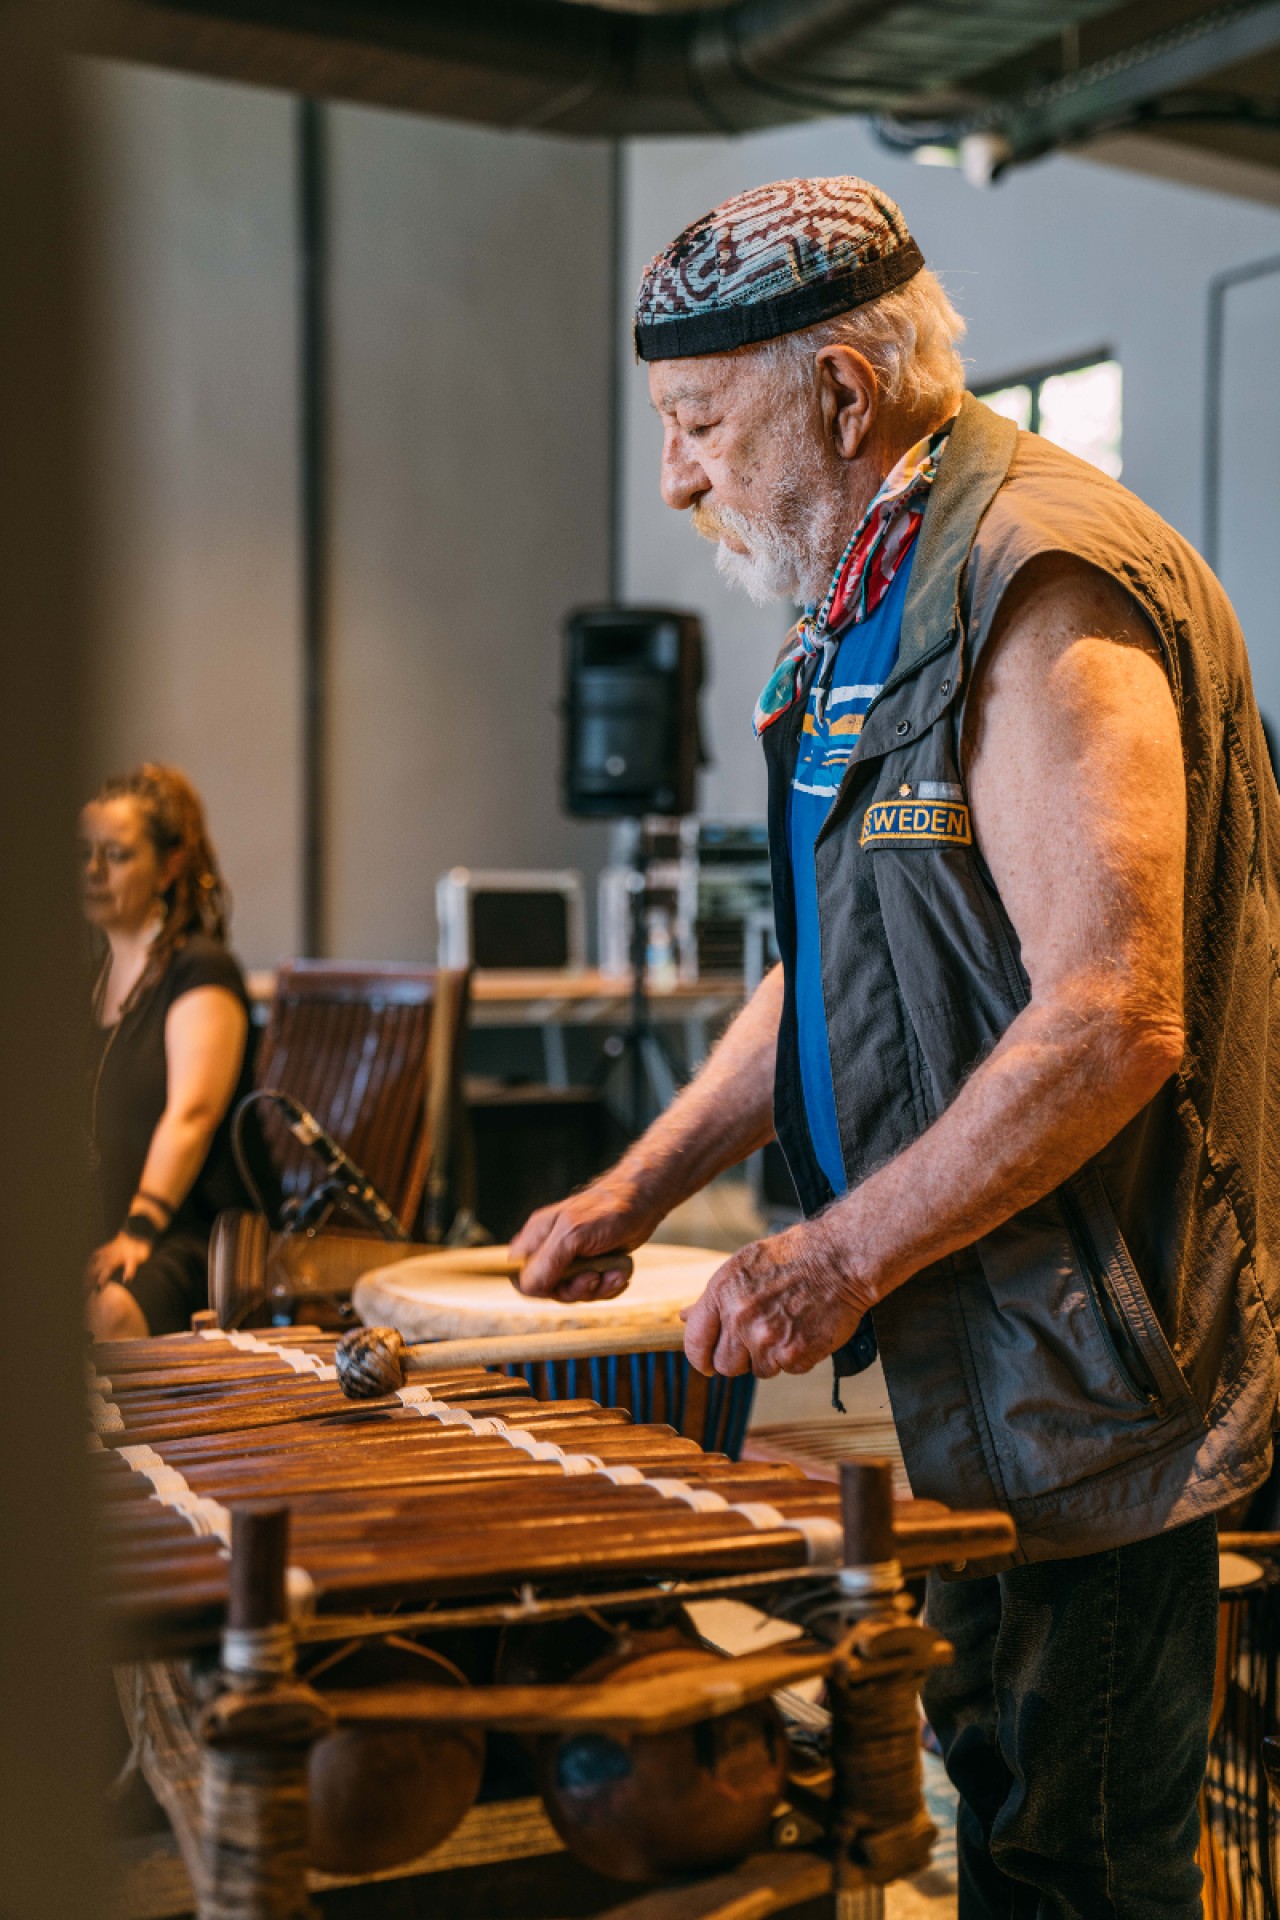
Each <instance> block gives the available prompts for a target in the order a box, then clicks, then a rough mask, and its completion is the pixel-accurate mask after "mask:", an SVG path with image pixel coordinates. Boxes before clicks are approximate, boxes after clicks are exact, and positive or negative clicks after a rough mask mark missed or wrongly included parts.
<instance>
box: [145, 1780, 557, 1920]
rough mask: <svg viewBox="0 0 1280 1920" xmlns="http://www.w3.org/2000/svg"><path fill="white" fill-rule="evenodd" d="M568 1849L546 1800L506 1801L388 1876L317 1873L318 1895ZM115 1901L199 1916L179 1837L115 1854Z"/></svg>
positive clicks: (168, 1915)
mask: <svg viewBox="0 0 1280 1920" xmlns="http://www.w3.org/2000/svg"><path fill="white" fill-rule="evenodd" d="M563 1851H564V1845H563V1842H562V1841H561V1839H560V1836H559V1834H558V1833H557V1832H556V1830H555V1828H554V1827H553V1826H552V1825H551V1822H550V1821H549V1820H548V1819H547V1815H546V1811H545V1809H544V1807H543V1804H542V1802H541V1800H538V1799H531V1800H501V1801H493V1802H490V1803H488V1804H486V1805H484V1806H478V1807H472V1809H471V1811H470V1812H469V1813H468V1814H467V1816H466V1818H465V1819H464V1820H463V1821H462V1823H461V1825H460V1826H459V1827H457V1828H456V1829H455V1831H454V1832H453V1833H451V1834H449V1836H448V1837H447V1839H445V1840H442V1841H441V1843H440V1845H439V1846H438V1847H436V1848H434V1849H433V1851H432V1852H430V1853H423V1854H418V1855H416V1856H415V1857H414V1858H413V1859H412V1860H406V1861H404V1862H403V1863H402V1864H401V1865H400V1866H397V1867H387V1868H384V1869H383V1871H382V1872H380V1873H373V1874H363V1875H360V1876H358V1877H356V1876H352V1875H348V1874H335V1873H315V1872H312V1873H309V1874H308V1875H307V1883H308V1885H309V1887H310V1889H311V1891H312V1892H313V1893H324V1892H325V1891H327V1890H328V1889H329V1888H331V1887H356V1886H366V1885H368V1884H370V1883H371V1882H373V1881H375V1880H378V1881H382V1880H386V1881H390V1880H410V1879H413V1878H414V1877H415V1876H416V1875H419V1874H429V1873H454V1872H457V1871H458V1870H459V1869H467V1868H474V1867H489V1866H495V1865H502V1864H504V1863H506V1862H509V1861H517V1860H533V1859H537V1858H540V1857H541V1856H543V1855H546V1854H553V1853H561V1852H563ZM114 1855H115V1868H116V1871H115V1874H114V1876H113V1880H114V1886H115V1900H114V1902H113V1904H112V1906H111V1909H110V1912H109V1915H108V1916H107V1920H176V1916H178V1915H180V1914H188V1913H191V1912H192V1911H193V1910H194V1907H195V1894H194V1892H193V1891H192V1886H191V1876H190V1875H189V1873H188V1872H187V1869H186V1866H185V1865H184V1863H183V1858H182V1853H181V1851H180V1849H179V1847H178V1844H177V1841H176V1840H175V1839H174V1838H173V1836H172V1834H148V1835H146V1836H145V1838H143V1839H129V1840H125V1841H120V1842H118V1843H117V1845H116V1847H115V1849H114Z"/></svg>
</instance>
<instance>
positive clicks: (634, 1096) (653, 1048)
mask: <svg viewBox="0 0 1280 1920" xmlns="http://www.w3.org/2000/svg"><path fill="white" fill-rule="evenodd" d="M647 877H648V876H647V873H646V861H645V850H644V831H643V822H642V821H640V820H636V822H635V834H634V836H633V840H632V852H631V874H630V878H629V880H628V882H627V891H628V893H629V895H630V902H631V995H630V1006H629V1009H628V1015H627V1024H626V1026H625V1027H622V1028H621V1029H620V1030H618V1031H617V1032H614V1033H611V1034H610V1035H609V1038H608V1039H607V1040H606V1041H605V1044H604V1051H605V1058H604V1059H603V1060H602V1061H601V1063H600V1065H599V1067H598V1068H597V1070H596V1072H595V1074H594V1075H593V1076H592V1082H591V1084H592V1085H593V1086H595V1087H601V1086H603V1085H604V1084H605V1083H606V1082H607V1081H608V1080H610V1079H611V1078H612V1077H613V1074H614V1072H615V1070H616V1069H617V1068H618V1067H620V1066H623V1065H625V1067H626V1070H627V1126H628V1130H629V1131H630V1134H631V1137H632V1139H633V1140H637V1139H639V1137H640V1135H641V1134H642V1133H643V1132H644V1130H645V1128H646V1126H647V1125H648V1124H649V1119H650V1116H651V1110H652V1111H653V1112H657V1113H660V1112H661V1111H662V1109H663V1108H664V1107H667V1106H669V1105H670V1104H671V1102H672V1100H674V1098H675V1096H676V1094H677V1092H678V1091H679V1089H680V1084H681V1080H682V1078H683V1074H682V1071H681V1067H680V1063H679V1061H678V1060H677V1058H676V1055H675V1053H674V1052H673V1050H672V1049H671V1047H670V1046H669V1045H668V1042H667V1039H666V1036H665V1035H664V1034H663V1033H662V1031H661V1029H660V1028H659V1027H658V1026H656V1025H655V1023H654V1020H653V1017H652V1015H651V1014H650V1012H649V983H648V970H647V967H646V965H645V960H646V949H647V947H648V928H647V925H646V920H645V913H646V908H645V894H646V891H647V887H646V880H647Z"/></svg>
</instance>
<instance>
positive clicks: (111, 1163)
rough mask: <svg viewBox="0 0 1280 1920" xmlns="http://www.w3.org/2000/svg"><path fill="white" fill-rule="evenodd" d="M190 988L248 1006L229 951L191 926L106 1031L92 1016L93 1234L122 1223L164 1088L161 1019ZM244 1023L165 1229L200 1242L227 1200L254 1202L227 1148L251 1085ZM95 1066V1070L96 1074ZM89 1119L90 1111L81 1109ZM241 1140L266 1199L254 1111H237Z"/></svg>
mask: <svg viewBox="0 0 1280 1920" xmlns="http://www.w3.org/2000/svg"><path fill="white" fill-rule="evenodd" d="M197 987H221V988H223V989H224V991H226V992H227V993H230V994H232V995H234V997H235V998H236V999H237V1000H238V1001H239V1002H240V1004H241V1006H242V1007H243V1008H244V1009H245V1012H246V1014H248V1013H249V1012H250V1006H249V995H248V991H247V989H246V987H245V983H244V975H243V974H242V973H241V971H240V967H239V964H238V963H237V961H236V959H235V956H234V955H233V954H232V953H230V952H229V951H228V949H227V948H226V947H225V946H223V945H222V943H221V942H220V941H218V940H213V939H211V938H210V937H209V936H208V935H207V934H203V933H194V934H192V935H191V936H190V938H189V939H188V940H187V941H186V942H185V943H184V945H182V946H181V947H179V948H178V950H177V952H176V953H175V954H174V955H173V957H172V959H171V960H170V962H169V964H168V966H167V967H166V969H165V971H164V973H163V974H162V975H161V977H160V978H159V980H157V981H156V982H155V983H154V985H152V986H150V987H148V988H147V989H146V990H145V992H144V993H143V994H142V995H141V997H140V998H139V1000H138V1001H137V1002H136V1004H135V1005H134V1006H132V1007H130V1008H129V1010H128V1011H127V1012H126V1013H125V1014H124V1016H123V1017H122V1019H121V1020H120V1022H119V1025H118V1027H117V1028H116V1029H114V1038H112V1032H113V1030H112V1029H109V1028H103V1027H100V1026H98V1025H97V1023H96V1022H94V1023H93V1024H92V1026H91V1029H90V1036H89V1042H90V1074H91V1082H90V1084H91V1085H92V1079H93V1078H97V1081H98V1086H97V1099H96V1127H95V1129H94V1133H95V1139H94V1144H95V1146H96V1148H97V1156H96V1158H97V1159H98V1162H99V1165H98V1169H97V1184H98V1194H99V1199H100V1203H101V1212H102V1222H101V1228H102V1236H103V1238H104V1239H109V1238H110V1237H111V1235H112V1234H115V1233H118V1232H119V1230H120V1228H121V1227H122V1226H123V1225H124V1221H125V1216H126V1215H127V1213H128V1211H129V1203H130V1201H131V1200H132V1199H133V1197H134V1195H135V1193H136V1192H137V1190H138V1185H139V1182H140V1181H141V1179H142V1169H143V1166H144V1164H145V1162H146V1157H147V1151H148V1149H149V1147H150V1145H151V1136H152V1134H153V1133H154V1132H155V1129H156V1123H157V1121H158V1120H159V1118H160V1116H161V1114H162V1113H163V1112H164V1108H165V1101H166V1098H167V1093H168V1081H167V1061H166V1057H165V1039H164V1029H165V1020H166V1018H167V1016H168V1012H169V1009H170V1007H171V1006H172V1005H173V1003H174V1001H175V1000H179V999H181V997H182V995H183V994H184V993H191V992H193V991H194V990H195V989H196V988H197ZM254 1038H255V1036H254V1030H253V1026H252V1024H251V1025H250V1027H249V1032H248V1036H247V1038H246V1041H245V1049H244V1058H243V1059H242V1060H241V1062H240V1073H239V1076H238V1078H237V1081H236V1090H235V1093H234V1094H233V1096H232V1099H231V1103H230V1105H229V1106H228V1108H227V1111H226V1113H225V1114H224V1115H223V1116H222V1119H221V1121H220V1122H219V1124H218V1129H217V1132H216V1133H215V1134H214V1136H213V1140H212V1142H211V1143H210V1147H209V1152H208V1154H207V1155H206V1157H205V1162H204V1165H203V1166H202V1167H201V1169H200V1171H199V1173H198V1174H197V1175H196V1177H195V1180H194V1182H193V1183H192V1186H191V1190H190V1192H189V1193H188V1194H187V1196H186V1198H185V1199H184V1200H183V1202H182V1204H181V1206H180V1207H179V1208H178V1210H177V1212H176V1213H175V1215H174V1217H173V1220H172V1222H171V1224H170V1228H169V1231H171V1232H175V1233H184V1234H191V1235H194V1236H198V1237H199V1238H200V1239H202V1240H205V1241H207V1240H208V1238H209V1234H210V1232H211V1230H212V1227H213V1222H214V1218H215V1216H216V1215H217V1214H219V1213H221V1212H222V1211H223V1209H224V1208H227V1207H252V1206H254V1205H255V1204H256V1203H255V1201H254V1199H253V1197H252V1195H251V1194H250V1193H249V1192H248V1191H247V1189H246V1187H245V1184H244V1181H243V1180H242V1179H241V1177H240V1174H239V1172H238V1170H237V1168H236V1163H235V1156H234V1154H233V1152H232V1148H231V1116H232V1114H233V1113H234V1112H235V1109H236V1107H237V1105H238V1104H239V1102H240V1101H241V1100H242V1099H243V1098H244V1096H245V1094H247V1093H248V1092H250V1090H251V1089H252V1087H253V1056H254ZM99 1068H100V1069H101V1073H100V1076H99ZM91 1118H92V1116H91ZM242 1138H243V1145H244V1148H245V1153H246V1157H247V1159H248V1162H249V1167H250V1171H251V1173H252V1175H253V1177H254V1179H255V1181H257V1182H258V1183H259V1184H260V1185H262V1187H263V1192H264V1195H265V1197H266V1200H267V1204H268V1206H270V1205H271V1204H272V1194H273V1191H274V1181H273V1179H272V1176H271V1173H270V1163H269V1160H268V1157H267V1153H266V1147H265V1144H264V1142H263V1138H262V1132H261V1129H260V1127H259V1126H258V1123H257V1115H256V1113H255V1112H254V1110H253V1109H252V1108H250V1110H249V1112H248V1113H247V1114H246V1115H245V1122H244V1126H243V1135H242Z"/></svg>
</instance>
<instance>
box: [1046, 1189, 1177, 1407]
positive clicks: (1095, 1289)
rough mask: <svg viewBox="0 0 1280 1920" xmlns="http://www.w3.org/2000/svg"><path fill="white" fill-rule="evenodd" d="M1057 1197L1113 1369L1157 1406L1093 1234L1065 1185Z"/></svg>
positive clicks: (1140, 1396)
mask: <svg viewBox="0 0 1280 1920" xmlns="http://www.w3.org/2000/svg"><path fill="white" fill-rule="evenodd" d="M1058 1200H1059V1203H1060V1205H1061V1207H1062V1214H1063V1218H1064V1220H1065V1221H1066V1224H1067V1233H1068V1236H1069V1237H1070V1240H1071V1244H1072V1246H1073V1247H1074V1249H1075V1254H1076V1258H1077V1260H1078V1261H1079V1262H1080V1271H1081V1273H1082V1274H1083V1275H1084V1284H1085V1292H1086V1294H1087V1295H1088V1298H1089V1305H1090V1307H1091V1308H1092V1309H1093V1317H1094V1320H1095V1321H1096V1323H1097V1328H1098V1332H1099V1333H1100V1334H1101V1336H1102V1340H1103V1344H1104V1345H1105V1347H1106V1349H1107V1351H1108V1353H1109V1354H1110V1355H1111V1359H1112V1362H1113V1364H1114V1366H1115V1369H1116V1372H1117V1373H1118V1374H1119V1375H1120V1378H1121V1379H1122V1380H1123V1381H1124V1383H1125V1385H1126V1386H1127V1387H1128V1388H1129V1391H1130V1392H1131V1393H1132V1394H1133V1396H1134V1398H1135V1399H1137V1400H1145V1401H1146V1402H1147V1403H1148V1405H1150V1406H1152V1407H1159V1405H1160V1395H1159V1394H1158V1392H1157V1391H1156V1386H1155V1382H1154V1381H1153V1380H1152V1378H1151V1375H1150V1373H1149V1372H1148V1370H1147V1364H1146V1361H1145V1360H1144V1359H1143V1357H1142V1353H1141V1352H1140V1350H1139V1348H1138V1344H1137V1342H1136V1341H1135V1339H1134V1337H1133V1335H1132V1333H1131V1332H1130V1331H1129V1325H1128V1322H1127V1321H1126V1320H1125V1317H1124V1315H1123V1314H1122V1313H1121V1311H1120V1306H1119V1303H1118V1301H1117V1300H1116V1298H1115V1296H1114V1294H1113V1293H1112V1291H1111V1287H1110V1285H1109V1283H1108V1280H1107V1276H1106V1269H1105V1268H1104V1266H1103V1264H1102V1262H1101V1260H1100V1259H1099V1257H1098V1249H1097V1246H1096V1245H1095V1243H1094V1239H1093V1235H1092V1234H1091V1233H1090V1231H1089V1229H1088V1227H1087V1226H1086V1225H1085V1220H1084V1215H1083V1214H1082V1212H1081V1211H1080V1207H1079V1205H1078V1203H1077V1201H1076V1197H1075V1195H1074V1194H1073V1193H1072V1192H1071V1190H1070V1189H1069V1188H1068V1187H1065V1186H1063V1187H1059V1189H1058Z"/></svg>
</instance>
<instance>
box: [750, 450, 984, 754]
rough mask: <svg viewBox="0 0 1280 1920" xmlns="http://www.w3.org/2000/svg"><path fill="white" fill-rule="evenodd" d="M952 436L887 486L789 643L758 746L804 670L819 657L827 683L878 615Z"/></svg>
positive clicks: (910, 457)
mask: <svg viewBox="0 0 1280 1920" xmlns="http://www.w3.org/2000/svg"><path fill="white" fill-rule="evenodd" d="M950 432H951V422H950V421H948V422H947V424H946V425H945V426H944V427H939V429H938V431H937V432H936V433H935V434H934V435H933V436H932V438H926V439H924V440H917V441H916V444H915V445H914V446H913V447H908V449H907V451H906V452H905V453H904V454H903V456H902V458H901V460H899V462H898V464H897V466H896V467H894V469H893V471H892V472H891V473H890V474H889V475H888V477H887V478H886V479H885V481H884V483H883V484H882V486H881V488H880V491H879V492H878V493H877V494H876V497H875V499H874V500H873V501H872V502H871V505H870V506H869V507H868V508H867V510H866V512H865V513H864V514H863V516H862V518H861V520H860V521H859V522H858V525H857V528H856V530H855V532H854V535H853V538H852V539H851V540H850V542H849V544H848V546H847V547H846V548H845V550H844V552H843V553H842V554H841V555H840V559H839V561H838V563H837V565H836V570H835V572H834V573H833V574H832V576H831V585H830V586H829V587H828V588H827V592H826V597H825V599H824V600H823V602H822V605H821V606H820V607H819V608H818V610H817V612H816V613H815V612H814V611H813V610H812V608H810V609H807V610H806V611H805V613H804V614H802V615H801V617H800V619H799V620H797V622H796V624H795V626H794V627H792V629H791V632H790V633H789V634H788V636H787V650H786V652H785V654H784V655H783V657H782V659H781V660H780V661H779V663H778V665H777V666H776V667H775V668H774V670H773V673H772V674H771V675H770V677H769V681H768V684H767V686H766V687H765V689H764V692H763V693H762V694H761V695H760V698H759V699H758V700H757V702H756V710H755V716H754V719H753V721H752V725H753V726H754V728H755V732H756V738H757V739H759V737H760V735H761V734H762V733H763V732H764V730H765V728H766V727H771V726H772V725H773V723H774V721H775V720H780V719H781V718H782V715H783V714H784V713H786V712H787V711H788V709H789V708H790V707H792V706H794V704H795V700H796V693H797V690H798V687H799V682H800V668H801V665H802V663H803V662H804V661H805V660H806V659H808V658H809V656H810V655H811V654H815V653H819V652H820V653H821V654H822V656H823V660H822V669H821V673H822V675H824V676H825V674H826V672H827V670H828V668H829V667H830V665H831V662H832V660H833V659H834V658H835V651H836V643H837V640H838V638H839V637H840V636H841V635H842V634H843V633H844V631H845V629H846V628H847V627H851V626H855V625H856V624H857V623H858V621H859V620H865V619H866V618H867V615H868V614H870V613H874V612H875V610H876V608H877V607H878V606H879V605H880V602H881V601H882V600H883V599H884V596H885V594H886V593H888V591H889V588H890V586H891V585H892V584H893V577H894V575H895V574H896V573H897V571H898V569H899V567H900V566H901V565H902V563H903V561H904V560H905V559H906V557H907V555H908V554H909V553H910V551H911V547H912V543H913V542H914V540H915V537H916V535H917V533H919V531H920V522H921V521H922V520H923V519H924V509H925V503H926V501H927V500H928V497H929V488H930V487H931V486H932V485H933V481H934V476H935V475H936V473H937V471H938V462H939V461H940V459H941V458H942V453H943V449H944V448H945V446H946V444H947V438H948V435H949V434H950Z"/></svg>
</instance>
